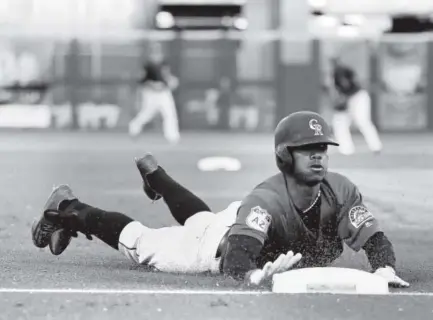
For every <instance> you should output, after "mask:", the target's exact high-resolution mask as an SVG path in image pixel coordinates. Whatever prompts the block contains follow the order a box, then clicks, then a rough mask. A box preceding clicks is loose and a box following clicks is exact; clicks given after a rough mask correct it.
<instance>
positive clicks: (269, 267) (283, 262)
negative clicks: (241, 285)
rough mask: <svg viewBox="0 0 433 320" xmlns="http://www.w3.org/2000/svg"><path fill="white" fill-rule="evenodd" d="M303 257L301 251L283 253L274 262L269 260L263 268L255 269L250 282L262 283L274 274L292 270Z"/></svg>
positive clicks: (254, 283)
mask: <svg viewBox="0 0 433 320" xmlns="http://www.w3.org/2000/svg"><path fill="white" fill-rule="evenodd" d="M301 258H302V255H301V254H300V253H297V254H295V255H294V254H293V251H289V252H287V254H281V255H280V256H279V257H278V258H277V259H276V260H275V261H274V262H271V261H269V262H267V263H266V264H265V265H264V266H263V269H257V270H254V271H253V272H252V273H251V274H250V276H249V283H250V284H253V285H260V284H261V283H262V282H263V281H265V280H267V279H270V278H272V276H273V275H274V274H277V273H282V272H286V271H288V270H290V269H291V268H292V267H293V266H294V265H295V264H296V263H298V262H299V260H301Z"/></svg>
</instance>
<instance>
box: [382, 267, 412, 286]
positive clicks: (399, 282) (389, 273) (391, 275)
mask: <svg viewBox="0 0 433 320" xmlns="http://www.w3.org/2000/svg"><path fill="white" fill-rule="evenodd" d="M374 274H377V275H378V276H380V277H382V278H384V279H385V280H386V281H388V285H389V286H391V287H394V288H407V287H409V283H408V282H406V281H404V280H403V279H401V278H400V277H399V276H397V275H396V274H395V270H394V268H392V267H389V266H386V267H384V268H379V269H377V270H376V271H375V272H374Z"/></svg>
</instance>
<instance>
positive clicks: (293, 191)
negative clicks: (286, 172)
mask: <svg viewBox="0 0 433 320" xmlns="http://www.w3.org/2000/svg"><path fill="white" fill-rule="evenodd" d="M286 181H287V192H288V193H289V195H290V198H291V199H292V201H293V203H294V205H295V206H296V207H297V208H299V209H300V210H304V209H306V208H308V207H309V206H310V205H311V203H312V202H313V201H315V200H316V198H317V196H318V194H319V192H320V183H319V184H317V185H315V186H308V185H304V184H299V182H298V181H296V180H295V179H294V178H293V177H291V176H286Z"/></svg>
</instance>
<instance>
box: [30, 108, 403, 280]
mask: <svg viewBox="0 0 433 320" xmlns="http://www.w3.org/2000/svg"><path fill="white" fill-rule="evenodd" d="M328 145H338V144H337V143H336V142H334V140H333V139H332V137H331V132H330V128H329V127H328V125H327V123H326V122H325V121H324V119H323V118H322V117H321V116H320V115H318V114H317V113H313V112H297V113H294V114H291V115H289V116H288V117H286V118H284V119H283V120H281V122H280V123H279V124H278V126H277V128H276V130H275V157H276V163H277V166H278V168H279V173H277V174H275V175H274V176H272V177H270V178H269V179H267V180H265V181H264V182H262V183H260V184H259V185H258V186H257V187H256V188H254V190H253V191H252V192H251V193H250V194H249V195H248V196H247V197H246V198H244V199H243V200H242V201H236V202H233V203H232V204H230V205H229V206H228V207H227V208H226V209H225V210H223V211H221V212H219V213H217V214H214V213H212V212H211V210H210V208H209V207H208V206H207V205H206V203H204V201H203V200H201V199H200V198H198V197H197V196H195V195H194V194H193V193H192V192H191V191H189V190H187V189H186V188H184V187H183V186H182V185H180V184H179V183H178V182H176V181H175V180H173V179H172V178H171V177H170V176H169V175H168V174H167V173H166V171H165V170H164V169H163V168H162V167H160V166H158V164H157V162H156V160H155V158H154V157H153V156H152V155H151V154H148V155H146V156H144V157H143V158H140V159H137V160H136V163H137V167H138V169H139V171H140V174H141V176H142V178H143V187H144V191H145V192H146V194H147V196H148V197H149V198H151V199H152V200H158V199H160V198H163V199H164V201H165V202H166V204H167V205H168V207H169V209H170V211H171V213H172V215H173V217H174V218H175V219H176V220H177V221H178V222H179V224H180V226H173V227H167V228H161V229H151V228H148V227H146V226H144V225H143V224H141V223H140V222H138V221H134V220H133V219H131V218H129V217H128V216H126V215H124V214H122V213H117V212H107V211H104V210H101V209H98V208H96V207H93V206H91V205H88V204H85V203H83V202H81V201H80V200H79V199H78V198H77V197H76V196H75V195H74V194H73V193H72V190H71V189H70V188H69V187H67V186H61V187H59V188H57V189H55V190H54V191H53V193H52V194H51V196H50V197H49V199H48V201H47V203H46V205H45V208H44V213H43V215H42V217H41V218H40V219H39V221H36V222H35V224H34V225H33V227H32V237H33V242H34V244H35V245H36V246H37V247H41V248H42V247H45V246H47V245H49V246H50V249H51V252H52V253H53V254H56V255H57V254H60V253H62V252H63V251H64V250H65V249H66V247H67V246H68V245H69V242H70V240H71V237H72V236H76V235H77V232H82V233H84V234H86V235H87V237H88V238H91V235H95V236H97V237H98V238H100V239H101V240H103V241H104V242H106V243H107V244H109V245H111V246H112V247H113V248H115V249H118V250H119V251H121V252H122V253H123V254H124V255H126V256H127V257H128V258H130V259H131V260H133V261H135V262H137V263H140V264H146V265H150V266H153V267H154V268H156V269H158V270H160V271H166V272H182V273H201V272H211V273H223V274H225V275H227V276H230V277H232V278H234V279H237V280H241V281H245V282H246V283H247V284H248V285H260V284H262V283H263V282H264V281H266V280H269V279H271V278H272V276H273V275H274V274H276V273H279V272H285V271H287V270H289V269H291V268H294V267H297V268H301V267H313V266H326V265H328V264H330V263H331V262H332V261H334V260H335V259H336V258H338V257H339V256H340V255H341V254H342V252H343V242H345V243H347V245H348V246H349V247H350V248H352V249H353V250H355V251H359V250H360V249H361V248H362V249H364V250H365V252H366V255H367V257H368V260H369V262H370V264H371V267H372V269H373V271H374V272H375V273H376V274H378V275H380V276H382V277H384V278H385V279H386V280H387V281H388V283H389V284H390V285H392V286H400V287H407V286H409V284H408V283H407V282H406V281H404V280H402V279H401V278H400V277H398V276H397V275H396V272H395V262H396V258H395V254H394V250H393V246H392V244H391V242H390V241H389V240H388V238H387V237H386V235H385V234H384V232H383V230H382V229H381V228H380V226H379V224H378V221H377V220H376V218H375V217H374V216H373V215H372V213H370V212H369V211H368V209H367V208H366V207H365V205H364V204H363V201H362V196H361V194H360V192H359V190H358V188H357V187H356V186H355V185H354V184H353V183H352V182H351V181H350V180H349V179H347V178H346V177H344V176H342V175H340V174H338V173H334V172H328V155H327V148H328Z"/></svg>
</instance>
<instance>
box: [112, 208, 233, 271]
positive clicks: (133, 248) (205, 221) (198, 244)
mask: <svg viewBox="0 0 433 320" xmlns="http://www.w3.org/2000/svg"><path fill="white" fill-rule="evenodd" d="M240 203H241V202H240V201H237V202H233V203H231V204H230V205H229V206H228V207H227V208H226V209H225V210H223V211H221V212H219V213H216V214H215V213H212V212H209V211H203V212H199V213H196V214H195V215H194V216H192V217H190V218H189V219H188V220H187V221H186V222H185V225H184V226H173V227H165V228H159V229H152V228H148V227H146V226H144V225H143V224H141V223H140V222H138V221H133V222H131V223H129V224H128V225H127V226H126V227H125V228H124V229H123V230H122V232H121V234H120V237H119V251H120V252H121V253H123V254H124V255H125V256H126V257H128V258H129V259H130V260H132V261H134V262H136V263H139V264H146V265H149V266H152V267H154V268H155V269H157V270H159V271H163V272H169V273H194V274H197V273H204V272H211V273H219V272H220V270H219V265H220V260H221V258H220V257H219V258H216V257H215V256H216V252H217V249H218V246H219V244H220V242H221V240H222V238H223V236H224V235H225V233H226V232H227V231H228V229H229V228H230V227H231V226H232V225H233V224H234V223H235V221H236V215H237V211H238V209H239V206H240Z"/></svg>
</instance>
